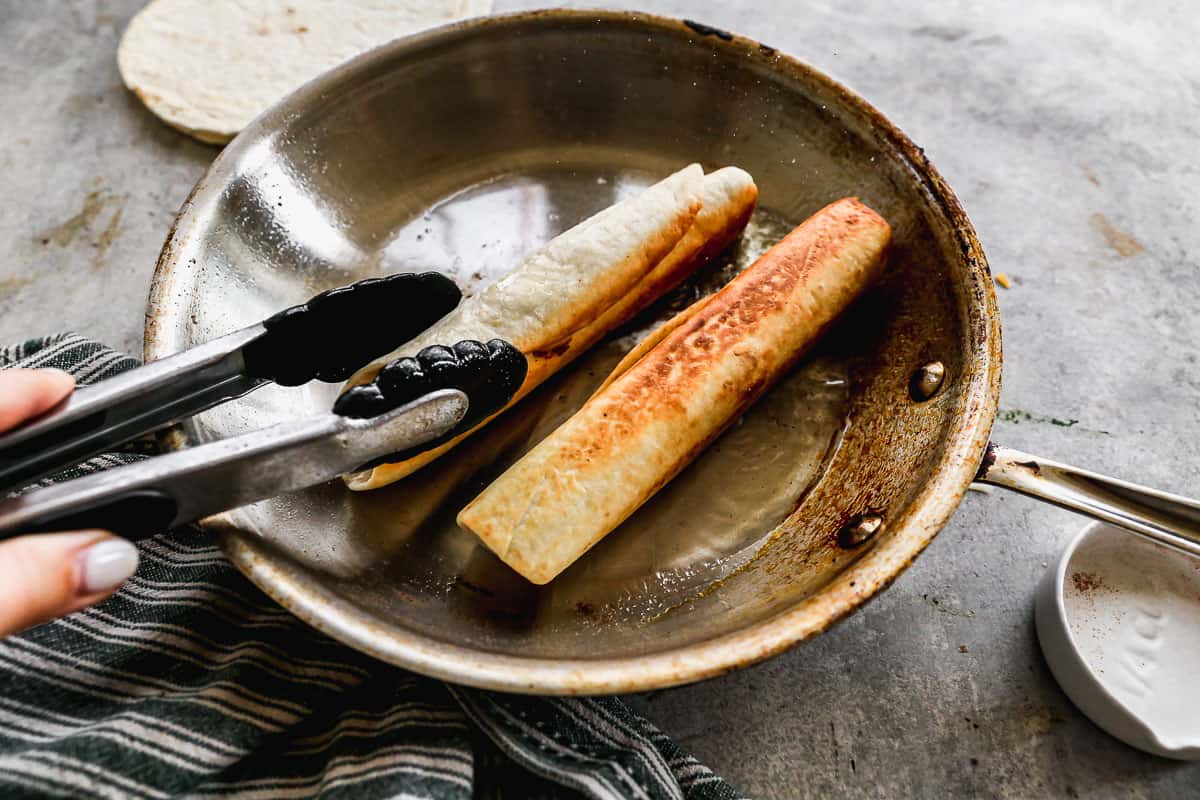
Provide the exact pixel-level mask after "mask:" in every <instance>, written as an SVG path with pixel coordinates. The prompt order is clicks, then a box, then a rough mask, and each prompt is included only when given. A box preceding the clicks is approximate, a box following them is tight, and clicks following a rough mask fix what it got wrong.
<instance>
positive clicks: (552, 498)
mask: <svg viewBox="0 0 1200 800" xmlns="http://www.w3.org/2000/svg"><path fill="white" fill-rule="evenodd" d="M890 238H891V228H890V226H889V225H888V224H887V222H886V221H884V219H883V218H882V217H880V216H879V215H878V214H876V213H875V212H874V211H872V210H871V209H869V208H867V207H866V206H865V205H863V204H862V203H861V202H859V201H858V200H857V199H853V198H847V199H844V200H839V201H838V202H836V203H833V204H831V205H829V206H827V207H826V208H824V209H822V210H821V211H820V212H818V213H817V214H816V215H814V216H813V217H811V218H810V219H808V220H807V221H806V222H805V223H804V224H802V225H801V226H800V227H798V228H796V229H795V230H794V231H792V232H791V233H790V234H788V235H787V236H786V237H785V238H784V239H783V240H782V241H780V242H779V243H778V244H777V245H775V246H774V247H772V248H771V249H770V250H768V251H767V252H766V253H764V254H763V256H762V257H761V258H759V259H758V260H757V261H756V262H754V264H752V265H751V266H750V267H749V268H747V269H746V270H745V271H744V272H742V273H741V274H740V275H739V276H738V277H736V278H735V279H734V280H732V281H731V282H730V283H729V284H728V285H727V286H725V288H723V289H722V290H721V291H720V292H718V293H716V294H715V295H712V296H711V297H709V298H705V299H704V300H702V301H700V302H699V303H697V304H696V305H695V306H694V307H693V308H692V309H689V310H688V311H686V312H684V313H683V314H681V315H680V316H679V317H676V318H675V319H674V320H672V321H671V322H670V323H668V325H674V327H673V329H672V330H671V331H670V332H669V333H668V334H667V335H666V336H665V337H664V338H663V339H662V340H661V341H660V342H659V343H658V344H657V345H655V346H653V347H652V348H650V349H648V350H646V351H645V352H643V353H642V355H641V356H640V357H639V358H637V359H636V362H635V363H632V364H630V363H627V362H622V364H620V365H618V367H617V370H616V372H617V377H616V379H615V380H613V381H612V383H610V384H609V385H608V386H607V387H605V388H604V389H603V390H601V391H600V392H598V393H597V394H596V395H594V396H593V397H592V398H591V399H590V400H588V402H587V403H586V404H585V405H584V406H583V408H581V409H580V410H579V411H578V412H576V413H575V415H574V416H572V417H571V418H570V419H569V420H567V421H566V422H565V423H563V424H562V425H561V426H560V427H559V428H558V429H557V430H555V431H554V432H553V433H552V434H550V435H549V436H548V437H546V438H545V439H543V440H542V441H541V442H540V443H539V444H538V445H537V446H536V447H534V448H533V449H532V450H530V451H529V452H528V453H526V454H525V456H524V457H523V458H521V459H520V460H519V461H517V463H515V464H513V465H512V467H510V468H509V469H508V470H507V471H506V472H505V473H504V474H503V475H501V476H500V477H499V478H497V479H496V481H494V482H493V483H492V484H491V485H490V486H488V487H487V488H486V489H485V490H484V491H483V492H482V493H481V494H480V495H479V496H478V497H476V498H475V499H474V500H473V501H472V502H471V503H470V504H469V505H468V506H467V507H466V508H465V509H463V510H462V512H461V513H459V515H458V524H459V525H460V526H462V527H463V528H465V529H466V530H468V531H471V532H472V533H474V534H476V535H477V536H479V538H481V539H482V540H483V541H484V543H486V544H487V546H488V547H489V548H491V549H492V550H493V551H495V552H496V554H497V555H499V556H500V558H501V559H503V560H504V562H505V563H507V564H508V565H509V566H510V567H512V568H513V569H515V570H516V571H517V572H519V573H521V574H522V575H524V576H525V577H526V578H527V579H529V580H530V581H532V582H533V583H539V584H541V583H547V582H549V581H550V580H552V579H553V578H554V577H555V576H556V575H558V574H559V573H560V572H561V571H562V570H564V569H566V567H567V566H569V565H570V564H571V563H572V562H574V561H575V560H576V559H577V558H579V557H580V556H581V555H583V554H584V553H585V552H586V551H587V550H588V548H590V547H592V545H594V544H595V543H596V542H598V541H600V539H602V538H603V537H604V536H605V535H606V534H607V533H609V532H610V531H612V530H613V529H614V528H616V527H617V526H618V525H620V524H621V522H623V521H624V520H625V519H626V518H627V517H628V516H629V515H630V514H632V513H633V512H634V511H635V510H637V508H638V507H639V506H641V505H642V504H643V503H645V502H646V501H647V500H648V499H650V497H652V496H653V495H654V493H655V492H657V491H658V490H659V489H661V488H662V487H663V486H665V485H666V484H667V482H668V481H670V480H671V479H672V478H673V477H675V475H677V474H678V473H679V472H680V470H682V469H683V468H684V467H685V466H687V465H688V464H689V463H690V462H691V461H692V459H694V458H695V457H696V456H697V455H698V454H699V453H700V452H701V451H702V450H703V449H704V448H705V447H706V446H707V445H708V444H709V443H711V442H712V441H713V440H714V439H715V438H716V437H717V436H719V435H720V433H721V432H722V431H723V430H724V429H725V428H726V427H727V426H728V425H729V424H730V423H731V422H733V421H734V420H735V419H737V417H738V416H739V415H741V414H742V413H743V412H744V411H745V410H746V409H747V408H748V407H749V406H750V405H751V404H752V403H753V402H754V401H755V400H756V399H758V397H759V396H760V395H761V394H762V393H763V392H764V391H765V390H766V389H767V388H768V387H769V386H770V385H771V384H772V383H773V382H774V381H775V380H776V379H778V378H779V377H780V376H782V375H783V374H784V373H785V372H786V371H787V370H788V369H789V368H790V367H791V366H792V365H793V364H794V363H795V362H796V360H797V359H798V358H799V357H800V356H801V355H802V354H803V353H804V351H805V350H806V349H807V348H808V347H809V346H810V345H811V344H812V343H813V342H814V341H816V339H817V338H818V337H819V336H820V334H821V333H822V332H823V331H824V330H825V329H826V328H827V327H828V326H829V325H830V324H831V323H832V322H833V320H834V319H835V318H836V317H837V316H838V315H839V314H841V313H842V311H843V310H845V309H846V307H847V306H849V305H850V303H851V302H852V301H853V300H854V298H855V297H857V296H858V295H859V294H860V293H861V292H862V291H863V290H864V289H865V288H866V287H867V286H868V285H870V283H871V282H872V281H873V280H874V279H875V278H876V277H877V276H878V274H879V273H880V271H881V270H882V266H883V262H884V257H885V253H886V250H887V246H888V243H889V241H890Z"/></svg>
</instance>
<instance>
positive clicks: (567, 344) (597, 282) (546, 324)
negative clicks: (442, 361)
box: [346, 164, 758, 490]
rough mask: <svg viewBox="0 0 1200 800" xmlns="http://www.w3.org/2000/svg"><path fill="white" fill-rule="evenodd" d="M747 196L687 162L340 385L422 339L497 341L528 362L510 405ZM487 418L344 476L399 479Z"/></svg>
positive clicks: (653, 285)
mask: <svg viewBox="0 0 1200 800" xmlns="http://www.w3.org/2000/svg"><path fill="white" fill-rule="evenodd" d="M757 198H758V189H757V188H756V187H755V185H754V181H753V179H752V178H751V177H750V175H749V174H747V173H746V172H745V171H743V170H740V169H737V168H736V167H725V168H724V169H719V170H715V171H714V172H711V173H709V174H708V175H705V174H704V171H703V170H702V169H701V168H700V166H699V165H697V164H693V165H691V166H688V167H685V168H684V169H682V170H680V171H679V172H676V173H675V174H674V175H671V176H670V177H668V178H666V179H664V180H662V181H660V182H659V183H657V184H655V185H653V186H651V187H649V188H648V189H646V190H645V191H643V192H641V193H640V194H638V195H636V196H634V197H631V198H629V199H627V200H623V201H622V202H620V203H617V204H616V205H613V206H611V207H609V208H607V209H605V210H604V211H601V212H600V213H598V214H596V215H594V216H592V217H589V218H588V219H586V220H584V221H583V222H581V223H579V224H578V225H576V226H575V227H573V228H571V229H570V230H568V231H566V232H565V233H563V234H561V235H560V236H558V237H556V238H555V239H553V240H551V241H550V242H549V243H548V244H546V245H545V246H544V247H543V248H542V249H540V250H538V251H537V252H536V253H534V254H533V255H531V256H530V257H529V258H527V259H526V260H525V261H524V262H522V263H521V264H520V265H519V266H518V267H516V268H515V269H514V270H513V271H512V272H511V273H509V274H508V275H506V276H505V277H503V278H501V279H500V280H498V281H497V282H496V283H494V284H492V285H491V286H489V287H488V288H486V289H484V290H483V291H482V292H480V293H479V294H477V295H474V296H472V297H468V298H466V299H465V300H463V302H462V303H460V304H459V306H458V307H457V308H456V309H455V310H454V311H452V312H451V313H450V314H448V315H446V316H445V317H443V318H442V319H441V320H439V321H438V322H437V323H435V324H434V325H433V326H432V327H430V328H428V329H426V330H425V331H424V332H422V334H421V335H420V336H418V337H417V338H415V339H413V340H412V341H410V342H407V343H406V344H404V345H403V346H402V347H400V348H398V349H397V350H395V351H393V352H392V353H389V354H388V355H387V356H384V357H383V358H380V359H377V360H376V361H374V362H373V363H371V364H370V365H368V366H366V367H364V368H363V369H362V370H360V371H359V372H358V373H357V374H356V375H355V376H354V377H352V378H351V379H350V380H349V381H348V382H347V384H346V387H347V388H349V387H351V386H356V385H358V384H361V383H366V382H368V381H370V380H372V379H373V378H374V377H375V376H376V375H377V374H378V373H379V370H380V369H382V367H383V366H384V365H385V364H386V363H388V362H389V361H391V360H393V359H395V358H399V357H401V356H410V355H414V354H416V353H417V352H418V351H420V350H421V349H422V348H424V347H427V346H429V345H434V344H442V345H447V344H452V343H454V342H457V341H460V340H462V339H475V340H478V341H488V340H490V339H496V338H499V339H504V340H505V341H508V342H510V343H511V344H513V345H514V346H515V347H516V348H517V349H519V350H520V351H521V352H522V353H524V354H525V357H526V359H527V360H528V372H527V373H526V377H525V381H524V383H523V384H522V385H521V388H520V389H519V390H518V391H517V393H516V394H515V395H514V396H513V398H512V400H511V401H510V402H509V406H511V405H512V404H513V403H516V402H517V401H518V400H520V399H521V398H522V397H524V396H525V395H526V394H528V393H529V392H530V391H532V390H533V389H534V388H535V387H536V386H537V385H538V384H540V383H541V382H542V381H544V380H546V378H548V377H550V376H551V375H553V374H554V373H555V372H557V371H558V370H559V369H561V368H562V367H564V366H565V365H567V364H569V363H570V362H571V361H572V360H574V359H575V358H576V357H577V356H579V355H580V354H581V353H582V352H584V351H585V350H586V349H587V348H589V347H591V346H592V345H593V344H595V343H596V342H597V341H599V340H600V339H601V338H603V336H604V335H605V334H606V333H608V332H609V331H611V330H613V329H614V328H616V327H618V326H619V325H621V324H623V323H624V322H626V321H628V320H629V319H630V318H632V317H633V316H634V315H635V314H636V313H637V312H639V311H641V310H642V309H644V308H645V307H646V306H648V305H649V304H650V303H652V302H653V301H654V300H656V299H657V298H659V297H660V296H662V294H663V293H664V292H666V291H667V290H668V289H670V288H671V287H673V286H675V285H676V284H677V283H679V282H680V281H681V280H683V278H685V277H687V276H688V275H690V274H691V273H692V272H693V271H694V270H695V269H696V268H697V267H699V266H700V265H701V264H703V263H704V262H705V261H707V260H708V259H709V258H711V257H712V256H713V255H715V254H717V253H718V252H720V251H721V250H722V249H724V248H725V247H726V246H727V245H728V244H729V243H730V242H732V241H733V240H734V239H735V238H736V237H737V235H738V234H739V233H741V231H742V228H744V227H745V225H746V222H747V221H748V220H749V219H750V215H751V213H753V211H754V204H755V201H756V200H757ZM507 407H508V406H506V408H507ZM498 413H499V412H498ZM494 416H495V415H492V417H489V418H488V419H485V420H484V421H482V422H481V423H479V424H478V425H476V426H475V427H474V428H472V429H471V430H469V431H466V432H464V433H463V434H461V435H459V436H457V437H456V438H454V439H451V440H450V441H448V442H446V443H445V444H442V445H439V446H438V447H435V448H432V449H430V450H427V451H425V452H422V453H420V454H418V455H417V456H414V457H413V458H409V459H407V460H405V461H402V462H399V463H391V464H382V465H380V466H377V467H374V468H373V469H369V470H365V471H362V472H358V473H355V474H352V475H349V476H347V478H346V483H347V485H349V486H350V488H351V489H356V490H363V489H375V488H377V487H380V486H384V485H386V484H389V483H392V482H393V481H396V480H399V479H400V478H403V477H404V476H406V475H409V474H410V473H412V472H414V471H416V470H417V469H420V468H421V467H422V466H423V465H425V464H427V463H429V462H430V461H432V460H434V459H435V458H437V457H438V456H440V455H441V454H442V453H445V452H446V451H447V450H449V449H450V448H452V447H454V446H455V445H456V444H458V443H459V442H460V441H462V440H463V439H465V438H466V437H467V436H469V435H471V433H473V432H474V431H475V430H478V429H479V428H480V427H482V426H483V425H486V424H487V423H488V421H490V420H491V419H492V418H494Z"/></svg>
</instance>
